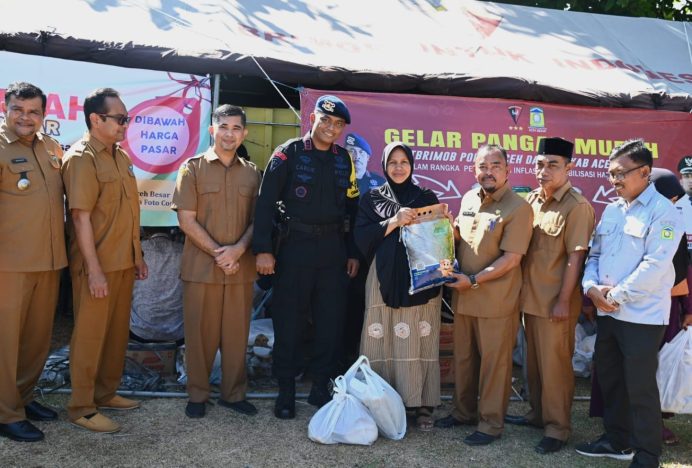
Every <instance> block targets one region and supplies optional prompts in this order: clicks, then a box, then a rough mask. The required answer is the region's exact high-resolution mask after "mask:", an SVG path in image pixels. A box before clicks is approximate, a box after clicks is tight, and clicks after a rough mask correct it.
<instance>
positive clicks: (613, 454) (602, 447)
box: [575, 434, 634, 460]
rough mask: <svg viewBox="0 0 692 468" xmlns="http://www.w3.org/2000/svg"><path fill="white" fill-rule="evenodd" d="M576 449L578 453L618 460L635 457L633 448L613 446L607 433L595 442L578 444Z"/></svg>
mask: <svg viewBox="0 0 692 468" xmlns="http://www.w3.org/2000/svg"><path fill="white" fill-rule="evenodd" d="M575 450H576V451H577V453H578V454H580V455H586V456H587V457H608V458H614V459H616V460H632V459H633V458H634V452H633V451H632V449H631V448H629V447H627V448H620V447H613V445H612V444H611V443H610V441H609V440H608V438H607V437H606V435H605V434H604V435H602V436H601V437H599V438H598V439H596V440H594V441H593V442H587V443H584V444H579V445H577V446H576V447H575Z"/></svg>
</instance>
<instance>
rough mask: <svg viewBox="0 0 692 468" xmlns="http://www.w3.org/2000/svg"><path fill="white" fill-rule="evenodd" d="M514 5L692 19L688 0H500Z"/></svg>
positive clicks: (677, 19) (684, 19)
mask: <svg viewBox="0 0 692 468" xmlns="http://www.w3.org/2000/svg"><path fill="white" fill-rule="evenodd" d="M500 1H501V3H510V4H513V5H523V6H533V7H539V8H552V9H555V10H570V11H582V12H587V13H603V14H606V15H620V16H634V17H648V18H660V19H666V20H675V21H692V5H691V4H690V2H689V1H688V0H500Z"/></svg>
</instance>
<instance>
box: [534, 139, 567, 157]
mask: <svg viewBox="0 0 692 468" xmlns="http://www.w3.org/2000/svg"><path fill="white" fill-rule="evenodd" d="M573 149H574V143H572V142H571V141H567V140H565V139H564V138H560V137H552V138H544V139H542V140H541V141H540V142H539V143H538V151H537V152H536V154H552V155H555V156H564V157H565V158H567V159H572V150H573Z"/></svg>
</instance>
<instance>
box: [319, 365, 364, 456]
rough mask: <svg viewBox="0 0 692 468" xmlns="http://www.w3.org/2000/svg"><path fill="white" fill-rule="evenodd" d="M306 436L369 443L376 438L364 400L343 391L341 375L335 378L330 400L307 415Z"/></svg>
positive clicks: (324, 441) (325, 440) (323, 441)
mask: <svg viewBox="0 0 692 468" xmlns="http://www.w3.org/2000/svg"><path fill="white" fill-rule="evenodd" d="M308 437H309V438H310V440H313V441H315V442H319V443H321V444H338V443H343V444H353V445H372V444H373V442H375V441H376V440H377V425H376V424H375V421H374V420H373V419H372V416H371V415H370V412H369V411H368V409H367V408H366V407H365V406H364V405H363V403H361V402H360V401H358V400H357V399H356V397H354V396H353V395H349V394H348V393H347V392H346V383H345V382H344V378H343V376H341V377H337V379H336V381H335V382H334V397H333V398H332V401H330V402H329V403H327V404H326V405H324V406H323V407H322V408H320V409H319V410H318V411H317V413H315V415H314V416H313V417H312V419H310V424H309V425H308Z"/></svg>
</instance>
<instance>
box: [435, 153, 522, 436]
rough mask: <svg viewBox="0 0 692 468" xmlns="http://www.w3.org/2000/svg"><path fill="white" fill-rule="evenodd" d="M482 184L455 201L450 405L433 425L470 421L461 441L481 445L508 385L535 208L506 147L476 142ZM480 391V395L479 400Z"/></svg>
mask: <svg viewBox="0 0 692 468" xmlns="http://www.w3.org/2000/svg"><path fill="white" fill-rule="evenodd" d="M475 170H476V180H477V181H478V183H479V184H480V188H478V189H474V190H471V191H469V192H467V193H466V195H464V198H463V199H462V200H461V207H460V212H459V216H458V217H457V221H456V223H455V226H456V228H457V229H458V231H457V229H455V235H456V236H457V237H458V241H459V243H458V246H457V260H458V261H459V265H460V268H461V271H462V273H461V274H454V276H455V277H456V282H455V283H451V284H448V286H450V287H452V288H454V289H455V291H456V294H455V297H454V310H455V311H456V315H455V317H454V366H455V367H454V373H455V382H454V385H455V388H454V411H453V412H452V414H450V415H449V416H447V417H446V418H443V419H440V420H438V421H436V423H435V424H436V426H437V427H445V428H446V427H453V426H458V425H461V424H475V422H476V421H478V427H477V430H476V431H475V432H474V433H472V434H471V435H469V436H468V437H466V438H465V439H464V443H466V444H467V445H487V444H489V443H491V442H493V441H494V440H496V439H498V438H499V437H500V435H501V434H502V430H503V428H504V423H503V418H504V415H505V413H506V412H507V405H508V403H509V393H510V389H511V373H512V348H513V347H514V340H515V337H516V333H517V327H518V324H519V290H520V288H521V268H520V263H521V258H522V256H523V255H524V254H525V253H526V250H527V248H528V246H529V241H530V240H531V227H532V220H533V213H532V212H531V207H530V206H529V204H528V203H526V201H525V200H524V199H522V198H521V197H520V196H519V195H517V194H515V193H514V192H513V191H512V188H511V186H510V184H509V182H508V181H507V178H508V175H509V167H508V165H507V153H506V151H505V150H504V149H503V148H502V147H500V146H496V145H486V146H483V147H481V148H479V150H478V153H477V155H476V161H475ZM479 397H480V400H479Z"/></svg>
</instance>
